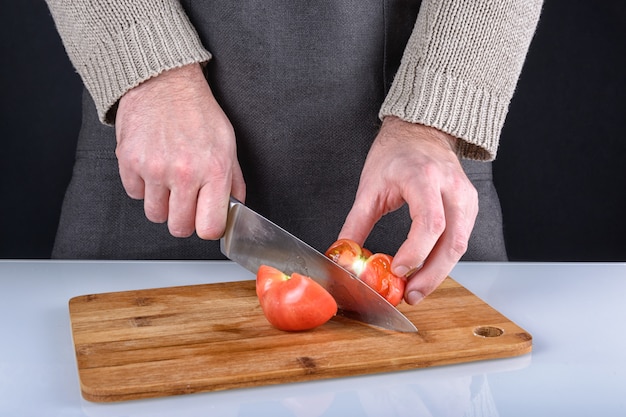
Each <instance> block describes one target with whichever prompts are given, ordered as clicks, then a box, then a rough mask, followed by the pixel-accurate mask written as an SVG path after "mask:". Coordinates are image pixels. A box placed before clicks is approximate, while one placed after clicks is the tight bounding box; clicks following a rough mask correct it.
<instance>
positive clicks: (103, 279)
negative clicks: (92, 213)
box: [0, 261, 626, 417]
mask: <svg viewBox="0 0 626 417" xmlns="http://www.w3.org/2000/svg"><path fill="white" fill-rule="evenodd" d="M451 276H452V277H453V278H454V279H455V280H456V281H458V282H460V283H461V284H462V285H464V286H465V287H467V288H468V289H470V290H471V291H473V292H474V293H475V294H476V295H478V296H479V297H480V298H482V299H483V300H485V301H486V302H487V303H489V304H490V305H491V306H493V307H494V308H496V309H497V310H499V311H500V312H501V313H503V314H504V315H505V316H507V317H508V318H509V319H511V320H512V321H514V322H515V323H517V324H518V325H519V326H521V327H522V328H524V329H525V330H527V331H528V332H530V333H531V334H532V335H533V352H532V353H531V354H529V355H524V356H520V357H516V358H510V359H498V360H489V361H481V362H474V363H467V364H461V365H451V366H443V367H435V368H427V369H417V370H414V371H403V372H393V373H386V374H378V375H369V376H362V377H350V378H337V379H331V380H325V381H316V382H306V383H297V384H284V385H275V386H267V387H260V388H248V389H238V390H230V391H223V392H213V393H200V394H192V395H182V396H176V397H167V398H159V399H150V400H137V401H127V402H120V403H109V404H96V403H90V402H88V401H85V400H84V399H82V397H81V395H80V389H79V383H78V374H77V368H76V362H75V356H74V349H73V345H72V338H71V330H70V322H69V312H68V301H69V299H70V298H72V297H74V296H77V295H84V294H94V293H101V292H111V291H125V290H131V289H145V288H154V287H169V286H175V285H193V284H204V283H211V282H220V281H239V280H243V279H253V278H254V276H253V275H252V274H250V273H249V272H248V271H246V270H244V269H243V268H241V267H239V266H237V265H235V264H233V263H231V262H221V261H204V262H188V261H187V262H165V261H157V262H113V261H109V262H96V261H0V317H1V318H0V320H1V322H0V323H1V324H0V326H1V330H2V339H1V342H0V417H5V416H6V417H28V416H37V417H44V416H62V417H65V416H94V417H95V416H102V417H104V416H107V417H109V416H120V417H121V416H126V417H134V416H151V417H154V416H176V417H185V416H241V417H243V416H272V417H282V416H296V417H318V416H342V417H343V416H368V417H372V416H385V417H388V416H428V415H432V416H503V417H504V416H525V417H527V416H548V415H549V416H552V415H553V416H568V417H572V416H602V417H605V416H625V415H626V334H625V330H624V329H625V325H624V320H625V319H626V263H460V264H459V265H457V267H456V268H455V269H454V271H453V272H452V273H451Z"/></svg>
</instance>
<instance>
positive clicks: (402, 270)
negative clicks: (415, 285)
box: [394, 262, 424, 278]
mask: <svg viewBox="0 0 626 417" xmlns="http://www.w3.org/2000/svg"><path fill="white" fill-rule="evenodd" d="M423 265H424V263H423V262H422V263H421V264H419V265H418V266H415V267H413V268H409V267H407V266H404V265H400V266H399V267H397V268H396V269H395V270H394V275H395V276H397V277H405V278H409V277H410V276H411V275H413V274H414V273H416V272H417V271H419V270H420V269H422V266H423Z"/></svg>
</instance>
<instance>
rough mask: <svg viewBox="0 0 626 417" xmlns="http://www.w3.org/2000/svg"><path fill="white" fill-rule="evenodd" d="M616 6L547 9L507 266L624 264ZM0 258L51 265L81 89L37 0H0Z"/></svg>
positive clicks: (515, 106)
mask: <svg viewBox="0 0 626 417" xmlns="http://www.w3.org/2000/svg"><path fill="white" fill-rule="evenodd" d="M624 4H625V3H624V2H623V1H622V0H606V1H598V2H591V1H582V0H575V1H568V0H547V1H546V3H545V4H544V11H543V14H542V19H541V21H540V23H539V27H538V30H537V33H536V36H535V38H534V40H533V43H532V45H531V49H530V52H529V55H528V58H527V61H526V64H525V66H524V70H523V72H522V77H521V79H520V81H519V84H518V88H517V92H516V95H515V97H514V99H513V102H512V103H511V107H510V111H509V115H508V117H507V121H506V124H505V127H504V130H503V132H502V140H501V147H500V151H499V154H498V159H497V161H496V163H495V182H496V186H497V188H498V191H499V193H500V197H501V201H502V206H503V212H504V220H505V237H506V240H507V246H508V251H509V256H510V258H511V260H518V261H577V260H578V261H612V260H619V261H626V239H625V236H626V164H625V162H624V158H625V156H626V140H625V139H626V132H625V129H624V126H623V122H624V118H625V117H624V116H626V113H625V111H624V110H625V107H624V100H625V99H626V91H625V88H624V87H625V78H626V76H625V74H626V68H625V67H624V52H625V51H626V48H625V45H626V42H625V41H624V38H625V36H624V35H625V32H626V29H625V28H626V7H625V6H624ZM1 10H2V14H1V16H0V31H1V34H0V48H1V50H0V56H1V57H2V65H0V68H1V69H0V71H1V73H0V75H1V76H0V98H1V100H0V103H1V104H0V105H1V106H2V107H1V108H0V135H1V136H0V137H1V140H2V147H1V148H0V149H1V150H0V170H1V171H0V258H47V257H49V256H50V250H51V246H52V243H53V241H54V234H55V231H56V226H57V219H58V216H59V212H60V207H61V202H62V198H63V193H64V190H65V187H66V185H67V183H68V181H69V179H70V175H71V170H72V163H73V158H74V147H75V141H76V136H77V134H78V129H79V127H80V94H81V82H80V79H79V77H78V76H77V74H76V73H75V72H74V70H73V68H72V67H71V65H70V63H69V60H68V58H67V56H66V55H65V51H64V50H63V47H62V45H61V41H60V39H59V36H58V35H57V32H56V30H55V28H54V24H53V21H52V18H51V17H50V14H49V12H48V9H47V6H46V4H45V3H44V1H43V0H39V1H37V0H17V1H16V0H2V9H1Z"/></svg>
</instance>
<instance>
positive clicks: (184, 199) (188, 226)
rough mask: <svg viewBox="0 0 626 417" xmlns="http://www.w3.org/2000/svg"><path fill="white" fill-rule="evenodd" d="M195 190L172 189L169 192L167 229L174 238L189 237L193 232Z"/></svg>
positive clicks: (196, 196)
mask: <svg viewBox="0 0 626 417" xmlns="http://www.w3.org/2000/svg"><path fill="white" fill-rule="evenodd" d="M197 201H198V190H197V189H196V188H193V187H191V188H187V187H184V188H173V189H172V190H171V192H170V199H169V206H168V219H167V227H168V229H169V231H170V234H171V235H172V236H175V237H189V236H191V235H192V234H193V232H194V230H195V218H196V205H197Z"/></svg>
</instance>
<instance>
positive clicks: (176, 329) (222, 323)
mask: <svg viewBox="0 0 626 417" xmlns="http://www.w3.org/2000/svg"><path fill="white" fill-rule="evenodd" d="M69 309H70V320H71V325H72V335H73V338H74V346H75V350H76V360H77V364H78V371H79V378H80V386H81V391H82V395H83V397H84V398H85V399H87V400H89V401H94V402H110V401H122V400H131V399H139V398H149V397H160V396H168V395H177V394H185V393H194V392H202V391H217V390H225V389H232V388H242V387H252V386H259V385H269V384H282V383H289V382H297V381H308V380H316V379H324V378H337V377H343V376H350V375H359V374H373V373H379V372H390V371H399V370H406V369H415V368H424V367H430V366H435V365H444V364H453V363H460V362H470V361H477V360H484V359H493V358H502V357H509V356H517V355H522V354H525V353H528V352H530V351H531V349H532V337H531V335H530V334H529V333H528V332H526V331H525V330H523V329H521V328H520V327H519V326H517V325H516V324H515V323H513V322H511V321H510V320H508V319H507V318H506V317H504V316H503V315H502V314H500V313H499V312H498V311H496V310H495V309H493V308H492V307H490V306H489V305H487V304H486V303H485V302H483V301H482V300H480V299H479V298H478V297H476V296H475V295H474V294H472V293H471V292H470V291H468V290H467V289H466V288H464V287H463V286H461V285H460V284H458V283H457V282H456V281H454V280H453V279H451V278H447V279H446V280H445V281H444V283H443V284H442V285H441V286H440V287H439V288H438V289H437V290H436V291H435V292H434V293H433V294H431V295H430V296H429V297H427V298H426V299H425V300H424V301H422V302H421V303H420V304H419V305H417V306H409V305H407V304H404V303H403V304H401V305H400V306H399V309H400V310H401V311H402V312H403V313H404V314H405V315H406V316H407V317H408V318H409V319H410V320H411V321H412V322H413V323H414V324H415V325H416V326H417V328H418V329H419V331H418V333H397V332H393V331H389V330H384V329H380V328H377V327H373V326H369V325H366V324H362V323H359V322H356V321H352V320H348V319H345V318H342V317H335V318H333V319H332V320H331V321H329V322H328V323H326V324H325V325H323V326H321V327H318V328H317V329H314V330H311V331H306V332H297V333H288V332H283V331H280V330H276V329H274V328H273V327H272V326H271V325H270V324H269V323H268V322H267V321H266V319H265V317H264V316H263V313H262V311H261V308H260V306H259V304H258V300H257V297H256V294H255V288H254V281H241V282H229V283H220V284H207V285H195V286H184V287H171V288H158V289H147V290H138V291H126V292H117V293H107V294H91V295H84V296H80V297H75V298H72V299H71V300H70V302H69ZM478 327H490V328H495V329H500V330H502V331H503V334H502V335H501V336H497V337H481V336H477V335H475V329H476V328H478Z"/></svg>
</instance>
